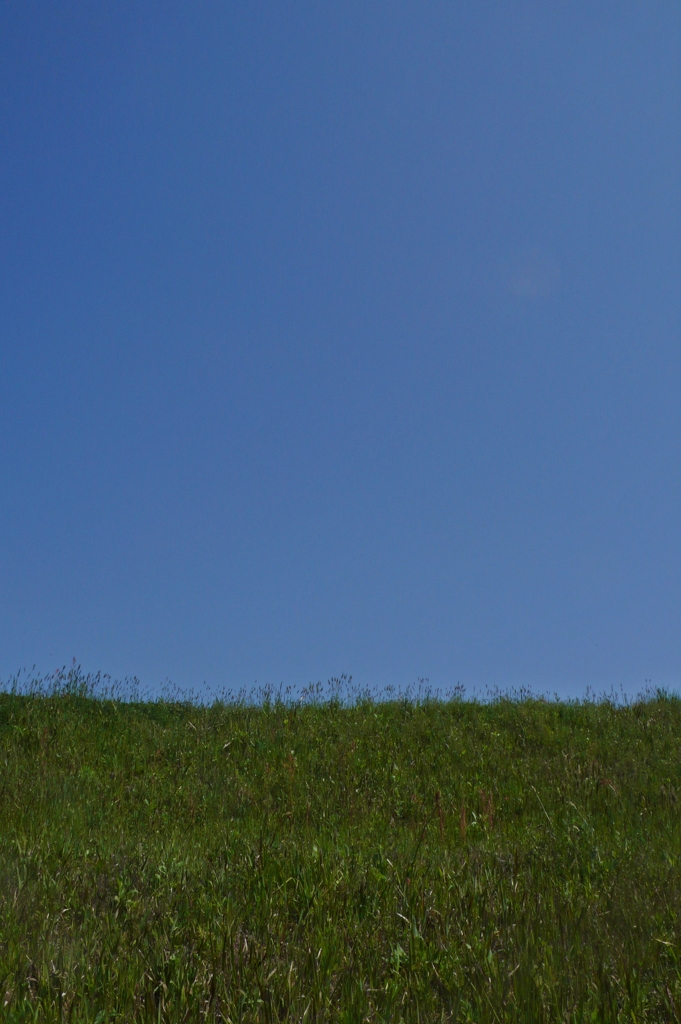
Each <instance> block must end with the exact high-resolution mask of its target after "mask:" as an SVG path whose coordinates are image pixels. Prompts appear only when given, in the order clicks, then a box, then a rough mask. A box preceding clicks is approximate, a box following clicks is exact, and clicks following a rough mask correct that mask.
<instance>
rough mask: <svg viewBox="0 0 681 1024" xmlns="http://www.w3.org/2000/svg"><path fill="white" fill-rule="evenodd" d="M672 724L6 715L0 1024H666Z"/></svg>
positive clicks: (584, 715)
mask: <svg viewBox="0 0 681 1024" xmlns="http://www.w3.org/2000/svg"><path fill="white" fill-rule="evenodd" d="M680 797H681V701H679V700H678V699H677V698H674V697H669V696H665V695H658V696H656V697H654V698H650V699H646V700H641V701H639V702H638V703H634V704H632V705H630V706H627V707H617V706H615V705H613V704H611V703H608V702H601V703H598V702H594V703H581V704H562V703H558V702H555V703H551V702H550V703H546V702H544V701H539V700H532V699H525V700H516V701H512V700H507V699H500V700H497V701H495V702H492V703H490V704H476V703H470V702H465V701H462V700H454V701H450V702H442V701H435V700H425V701H421V702H418V701H408V700H395V701H391V702H386V703H373V702H371V701H370V700H362V701H359V702H357V703H356V704H354V705H353V706H347V705H343V704H341V703H340V702H338V701H333V700H332V701H328V702H323V703H308V704H294V703H290V702H288V703H286V702H266V703H265V705H264V706H260V707H252V706H250V707H249V706H246V705H245V704H244V703H242V704H215V705H214V706H211V707H199V706H195V705H192V704H189V703H181V702H177V703H173V702H168V701H166V702H155V703H153V702H147V703H144V702H139V703H130V702H123V701H116V700H107V699H93V698H92V697H91V696H87V694H86V689H85V688H83V687H79V686H78V685H69V686H65V687H62V689H61V692H59V693H55V694H53V695H45V694H42V695H41V694H38V693H34V694H33V695H21V694H18V693H14V694H10V693H5V694H0V1019H2V1020H4V1021H17V1022H18V1021H22V1022H23V1021H59V1022H62V1021H79V1022H80V1021H91V1022H95V1021H96V1022H105V1021H114V1020H116V1021H131V1022H132V1021H156V1022H158V1021H178V1022H179V1021H187V1022H189V1021H201V1020H207V1021H234V1022H236V1021H255V1020H258V1021H268V1022H274V1021H303V1020H304V1021H308V1022H312V1021H316V1022H320V1021H336V1020H337V1021H347V1022H356V1021H357V1022H359V1021H362V1020H371V1021H383V1020H386V1021H388V1020H389V1021H400V1020H404V1021H421V1022H426V1021H440V1020H451V1021H457V1020H458V1021H489V1022H493V1021H494V1022H499V1021H502V1022H506V1021H524V1022H525V1021H526V1022H530V1021H575V1022H577V1021H636V1022H643V1021H655V1022H660V1021H674V1020H679V1015H680V1014H681V874H680V867H681V860H680V854H681V829H680V827H679V810H680V804H679V798H680Z"/></svg>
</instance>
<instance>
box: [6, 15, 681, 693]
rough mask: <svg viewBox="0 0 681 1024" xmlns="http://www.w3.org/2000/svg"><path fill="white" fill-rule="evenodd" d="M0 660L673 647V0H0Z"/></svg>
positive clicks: (677, 389)
mask: <svg viewBox="0 0 681 1024" xmlns="http://www.w3.org/2000/svg"><path fill="white" fill-rule="evenodd" d="M0 238H1V245H0V328H1V335H0V374H1V378H0V384H1V401H0V481H1V484H2V490H1V504H0V676H1V677H2V678H3V679H6V678H7V677H8V676H9V675H10V673H13V672H14V671H16V670H17V669H19V668H20V667H26V668H30V667H31V666H32V665H33V664H34V663H35V664H36V665H37V667H38V669H39V670H41V671H43V672H49V671H52V670H54V669H55V668H56V667H57V666H58V665H62V664H64V663H65V662H70V660H71V658H72V657H73V656H75V657H76V658H77V659H78V661H80V662H81V663H82V664H83V666H84V668H86V669H88V670H97V669H101V670H102V671H103V672H109V673H111V674H113V675H114V676H119V677H120V676H124V675H132V674H136V675H137V676H139V677H140V679H141V680H142V683H143V684H144V685H145V686H148V687H152V688H153V687H156V686H159V685H160V684H161V683H162V682H163V680H165V679H167V678H169V679H171V680H173V681H174V682H175V683H176V684H178V685H180V686H200V685H201V684H202V683H203V682H204V680H205V681H206V683H207V684H208V686H209V687H214V688H221V687H224V686H228V687H234V688H239V687H241V686H251V685H252V684H253V683H254V681H255V680H257V681H258V683H259V684H268V683H269V684H272V685H278V684H279V683H280V682H283V683H284V684H290V685H292V686H294V687H297V686H302V685H305V684H307V683H308V682H310V681H316V680H318V679H322V680H325V679H326V678H327V677H329V676H332V675H340V674H341V673H347V674H352V675H353V676H354V679H355V681H356V682H358V683H359V684H360V685H362V686H368V687H374V686H377V687H380V686H385V685H386V684H389V683H392V684H394V685H396V686H406V685H408V684H409V683H413V682H414V681H415V680H416V679H417V678H419V677H427V678H428V679H429V680H430V683H431V685H432V686H434V687H440V688H443V689H446V688H447V687H449V686H452V685H454V684H456V683H457V682H461V683H462V684H463V685H464V686H466V687H467V688H468V690H469V692H470V691H472V690H473V689H474V688H477V689H478V690H484V689H485V687H487V686H491V687H494V686H500V687H502V688H503V687H508V686H518V685H521V684H525V685H530V686H532V687H535V688H536V689H539V690H548V691H550V692H554V691H557V692H559V693H561V694H564V695H566V694H580V693H583V692H584V689H585V687H586V686H591V687H593V688H595V689H596V690H602V689H603V688H604V687H610V686H612V685H614V686H615V687H620V686H622V687H624V689H625V691H627V692H635V691H637V690H640V689H641V688H642V687H643V685H644V684H645V681H646V680H648V679H650V680H652V684H653V686H655V685H659V686H667V687H673V688H676V687H677V686H679V685H680V684H681V344H680V342H681V5H680V4H679V3H678V2H677V0H673V2H672V0H668V2H664V0H659V2H658V0H641V2H627V0H607V2H606V0H596V2H594V0H564V2H560V0H553V2H552V0H535V2H531V0H514V2H512V3H511V2H509V0H499V2H491V0H481V2H477V0H476V2H474V3H473V2H470V3H464V2H454V0H448V2H439V0H434V2H423V0H419V2H413V3H407V2H400V0H391V2H389V3H388V2H371V0H369V2H367V0H362V2H353V0H343V2H342V3H340V2H335V0H324V2H321V0H320V2H317V3H309V2H305V0H299V2H297V3H295V4H293V3H272V2H267V0H264V2H261V3H246V2H245V0H244V2H229V0H220V2H204V0H192V2H189V0H186V2H183V3H177V2H174V0H170V2H169V0H164V2H163V3H160V2H154V0H146V2H144V3H138V2H134V3H133V2H132V0H116V2H115V3H112V2H111V0H107V2H101V0H88V2H87V3H86V2H73V3H58V2H56V0H55V2H45V0H40V2H35V0H8V2H6V3H3V4H2V6H1V7H0Z"/></svg>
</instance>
